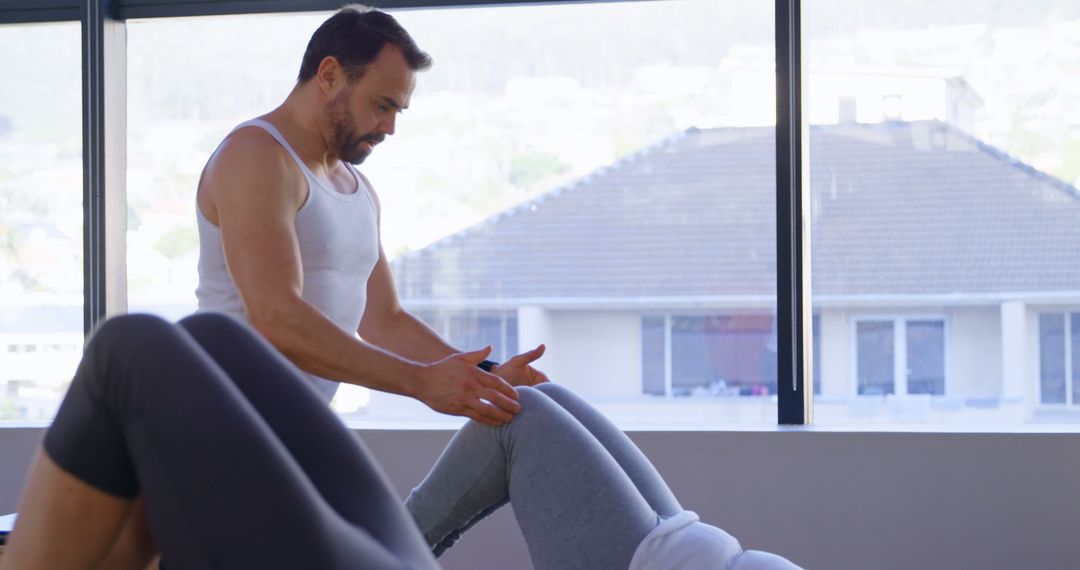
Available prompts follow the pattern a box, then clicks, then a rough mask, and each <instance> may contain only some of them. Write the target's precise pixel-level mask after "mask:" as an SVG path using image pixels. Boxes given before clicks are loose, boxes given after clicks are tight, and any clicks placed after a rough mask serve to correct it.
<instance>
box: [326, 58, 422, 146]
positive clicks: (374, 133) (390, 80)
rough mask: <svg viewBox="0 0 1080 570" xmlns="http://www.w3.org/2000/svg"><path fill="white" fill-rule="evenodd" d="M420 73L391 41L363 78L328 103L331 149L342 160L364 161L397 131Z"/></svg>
mask: <svg viewBox="0 0 1080 570" xmlns="http://www.w3.org/2000/svg"><path fill="white" fill-rule="evenodd" d="M415 86H416V73H415V72H414V71H413V70H412V69H411V68H410V67H409V65H408V63H407V62H406V61H405V57H404V56H403V55H402V53H401V50H400V49H398V48H397V47H396V46H393V45H391V44H387V45H386V46H385V47H383V49H382V51H381V52H379V55H378V57H376V58H375V61H373V62H371V64H369V65H368V66H367V69H366V70H365V71H364V74H363V75H362V76H360V78H359V79H357V80H356V81H353V82H347V85H346V86H345V87H344V88H343V89H342V90H341V91H340V92H338V94H337V95H336V96H334V97H333V98H332V99H331V100H330V101H328V102H327V105H326V118H327V123H328V125H329V128H330V140H329V143H330V148H331V149H332V150H334V151H335V152H336V153H337V155H338V156H339V157H340V158H341V160H343V161H345V162H348V163H350V164H360V163H361V162H364V159H365V158H367V156H368V155H369V154H371V150H372V149H373V148H374V147H375V145H377V144H379V143H380V142H382V141H383V139H384V138H386V136H387V135H392V134H394V125H395V122H396V120H397V114H398V113H399V112H401V110H403V109H405V108H407V107H408V106H409V100H410V98H411V97H412V92H413V88H414V87H415Z"/></svg>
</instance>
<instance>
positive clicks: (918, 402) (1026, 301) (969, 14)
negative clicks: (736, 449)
mask: <svg viewBox="0 0 1080 570" xmlns="http://www.w3.org/2000/svg"><path fill="white" fill-rule="evenodd" d="M855 4H857V3H856V2H852V1H850V0H807V1H805V2H804V3H803V4H802V10H803V14H804V15H805V17H806V18H807V20H806V29H805V33H804V50H803V54H804V59H805V72H806V81H807V82H806V85H805V86H804V92H805V93H806V111H807V116H808V119H809V122H810V135H809V140H810V142H809V169H810V188H809V201H808V203H807V205H806V206H807V207H806V210H805V211H806V212H807V214H808V216H809V218H810V233H811V239H810V241H811V244H812V250H813V251H812V253H811V262H812V264H813V266H812V268H811V270H810V271H811V288H812V299H813V312H814V314H815V316H817V317H818V319H819V323H818V325H817V326H816V327H815V328H816V329H817V334H818V335H819V336H820V337H821V338H820V341H818V342H815V345H814V346H815V350H820V355H819V357H818V358H815V361H816V363H818V368H817V369H816V372H815V374H820V379H819V382H817V385H818V386H820V392H818V391H817V390H818V388H817V387H815V394H820V397H817V398H815V402H814V421H815V423H818V424H824V425H829V424H858V425H864V426H865V425H873V424H927V425H929V424H952V425H973V426H982V427H987V426H995V427H1012V426H1019V425H1024V424H1028V423H1046V422H1077V421H1080V415H1077V414H1070V413H1061V414H1058V413H1053V414H1049V415H1047V414H1045V413H1040V408H1042V407H1043V406H1044V405H1055V406H1058V405H1069V404H1071V403H1072V402H1073V400H1072V394H1073V392H1074V391H1075V386H1074V384H1075V382H1074V376H1072V374H1073V372H1072V370H1074V367H1072V365H1071V362H1072V360H1071V359H1072V358H1073V356H1072V355H1073V353H1074V351H1073V350H1072V347H1073V345H1072V344H1071V342H1072V341H1071V338H1072V337H1071V336H1070V335H1071V330H1072V328H1071V327H1072V322H1071V319H1072V318H1073V317H1072V313H1073V311H1072V310H1070V311H1069V312H1063V311H1060V310H1058V311H1057V312H1055V311H1054V310H1052V308H1051V309H1048V308H1046V307H1045V305H1046V303H1047V299H1054V300H1055V301H1054V302H1055V303H1062V304H1063V305H1065V306H1067V307H1074V306H1077V305H1078V304H1080V298H1078V297H1077V296H1078V295H1080V292H1078V287H1077V284H1080V267H1078V266H1077V264H1076V262H1075V259H1076V255H1075V251H1076V246H1075V244H1077V243H1080V223H1077V220H1080V190H1078V189H1077V187H1076V181H1077V180H1078V179H1080V145H1078V144H1077V143H1076V141H1077V140H1080V123H1078V122H1077V119H1076V117H1075V114H1076V113H1075V109H1077V108H1078V106H1080V83H1077V82H1076V81H1071V80H1069V81H1061V80H1059V78H1061V77H1072V76H1074V75H1075V74H1070V73H1069V72H1068V71H1067V70H1069V69H1071V68H1072V66H1074V64H1075V60H1076V58H1075V57H1074V56H1073V55H1072V54H1075V52H1076V49H1077V46H1078V44H1077V37H1078V36H1077V33H1076V30H1077V29H1078V28H1077V26H1080V5H1078V4H1077V3H1076V2H1073V1H1070V0H1049V1H1047V2H1044V3H1041V4H1039V5H1038V6H1037V7H1035V6H1032V5H1030V4H1028V5H1024V6H1021V5H1020V4H1017V3H1012V2H1001V3H994V4H993V5H989V4H982V5H980V6H979V9H978V10H972V9H971V6H970V5H969V4H970V3H962V2H961V3H949V4H948V6H946V7H944V8H943V6H944V5H943V4H941V3H937V2H930V1H926V0H904V1H902V2H892V3H887V4H880V5H877V4H875V8H874V10H853V9H852V8H853V6H855ZM852 114H854V115H855V120H854V121H852V120H850V118H851V115H852ZM1051 236H1052V237H1051ZM1059 299H1060V301H1059ZM883 315H884V318H883ZM925 315H930V316H932V318H924V317H923V316H925Z"/></svg>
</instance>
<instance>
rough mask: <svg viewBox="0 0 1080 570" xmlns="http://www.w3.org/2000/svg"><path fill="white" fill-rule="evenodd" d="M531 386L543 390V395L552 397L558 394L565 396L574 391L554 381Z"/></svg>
mask: <svg viewBox="0 0 1080 570" xmlns="http://www.w3.org/2000/svg"><path fill="white" fill-rule="evenodd" d="M532 388H533V389H534V390H539V391H540V392H543V393H544V394H545V395H547V396H549V397H552V398H558V397H559V396H565V395H570V394H573V393H574V392H573V390H571V389H569V388H567V387H566V386H563V385H562V384H556V383H554V382H544V383H542V384H537V385H535V386H533V387H532Z"/></svg>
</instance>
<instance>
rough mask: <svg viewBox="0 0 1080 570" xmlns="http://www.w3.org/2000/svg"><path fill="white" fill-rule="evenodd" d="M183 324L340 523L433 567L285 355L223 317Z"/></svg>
mask: <svg viewBox="0 0 1080 570" xmlns="http://www.w3.org/2000/svg"><path fill="white" fill-rule="evenodd" d="M180 325H181V326H182V327H183V328H184V329H185V330H186V331H187V332H188V334H190V335H191V337H192V338H193V339H194V340H195V341H196V342H197V343H199V345H201V346H202V348H203V350H204V351H205V352H206V353H207V354H208V355H209V356H210V357H211V358H212V359H213V360H214V361H215V362H216V363H217V364H218V366H220V367H221V368H222V370H224V372H225V374H227V375H228V376H229V377H230V378H231V379H232V381H233V383H234V384H235V385H236V387H237V388H239V389H240V392H241V393H242V394H243V395H244V397H245V398H246V399H247V400H248V401H249V402H251V404H252V406H254V407H255V409H257V410H258V412H259V415H260V416H261V417H262V419H263V420H265V421H266V424H267V425H268V426H269V427H270V429H271V430H272V431H273V432H274V435H275V436H276V437H277V439H278V440H280V441H281V443H282V444H283V445H284V446H285V448H286V449H287V450H288V452H289V454H290V455H291V456H292V458H293V459H294V460H295V461H296V462H297V464H298V465H299V466H300V468H301V469H302V470H303V471H304V473H305V475H307V477H308V478H309V479H310V480H311V483H312V484H313V485H314V486H315V488H316V489H317V490H318V492H319V494H321V495H322V497H323V499H324V500H326V501H327V502H328V503H329V504H330V505H332V506H333V507H334V510H335V511H336V512H337V513H338V514H339V515H340V516H341V517H343V518H344V519H345V520H347V521H349V522H350V523H352V524H355V525H357V526H359V527H360V528H364V529H366V530H367V532H368V533H370V534H371V536H372V537H373V538H375V540H377V541H378V542H379V543H380V544H382V545H383V546H385V547H386V548H387V549H389V550H390V552H392V553H393V554H394V555H395V556H397V557H399V558H401V559H402V560H406V561H409V562H410V563H411V564H413V565H414V567H421V568H422V567H428V566H433V565H434V562H433V561H432V559H431V555H430V553H429V551H428V549H427V547H426V546H425V545H424V541H423V539H422V537H421V536H420V533H419V532H417V529H416V523H415V522H413V520H412V517H410V516H409V514H408V512H406V511H405V509H404V508H402V506H401V500H400V498H399V497H398V495H397V492H396V491H394V489H393V487H392V486H391V485H390V483H389V481H387V479H386V476H385V475H384V474H383V472H382V470H381V469H379V468H378V466H377V465H376V463H375V461H374V460H373V459H372V458H371V454H370V452H369V451H368V450H367V448H366V447H364V445H363V443H362V442H361V441H360V439H359V438H357V437H356V436H355V435H354V434H353V433H352V432H350V431H349V430H347V429H345V427H344V426H343V425H342V423H341V420H339V419H338V418H337V417H336V416H334V415H333V414H332V413H330V411H329V410H328V408H327V406H326V404H325V403H324V401H323V399H322V397H321V396H320V395H319V394H318V393H317V391H316V390H315V389H313V388H312V386H311V385H310V383H309V382H308V380H307V379H306V378H304V377H303V376H302V375H300V373H299V372H298V371H297V370H296V369H295V367H294V366H293V365H292V364H291V363H289V362H288V361H287V360H285V358H284V357H283V356H282V355H281V353H279V352H278V351H277V350H276V349H275V348H274V347H273V346H271V345H270V343H268V342H267V341H266V340H265V339H263V338H262V337H261V336H258V335H257V334H256V333H255V332H254V331H252V330H251V329H250V328H248V327H247V326H246V325H243V324H241V323H240V322H239V321H236V320H235V319H232V318H230V317H227V316H224V315H219V314H198V315H193V316H191V317H188V318H186V319H184V320H182V321H180ZM298 418H303V421H297V420H298Z"/></svg>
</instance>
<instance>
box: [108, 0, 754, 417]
mask: <svg viewBox="0 0 1080 570" xmlns="http://www.w3.org/2000/svg"><path fill="white" fill-rule="evenodd" d="M394 14H395V17H397V18H398V19H399V20H400V21H401V23H402V24H403V25H404V26H405V27H406V28H407V29H408V30H409V31H410V33H411V34H412V35H413V36H414V37H415V38H416V40H417V43H418V44H419V45H420V47H421V48H423V49H424V50H426V51H428V52H429V53H431V54H432V56H433V58H434V60H435V65H434V67H433V68H432V69H430V70H429V71H426V72H423V73H421V74H420V75H418V77H417V87H416V91H415V93H414V94H413V98H412V101H411V104H410V106H409V109H408V110H407V111H406V112H404V113H403V114H402V116H401V118H400V119H399V121H398V124H397V132H396V134H395V135H394V136H393V137H390V138H389V139H388V140H387V141H386V143H384V144H382V145H380V146H379V148H378V150H377V152H375V153H373V154H372V155H371V157H370V158H369V159H368V160H367V161H365V163H364V164H363V165H362V166H361V170H362V171H363V172H364V174H365V175H366V176H367V177H368V178H369V179H370V180H371V181H372V184H373V185H374V187H375V189H376V191H377V192H378V193H379V198H380V202H381V204H382V232H383V233H382V237H383V245H384V247H385V250H386V252H387V254H388V256H389V257H390V258H391V263H392V265H393V267H394V271H395V277H396V279H397V284H398V292H399V294H400V296H401V298H402V302H403V304H404V305H405V307H406V308H408V309H409V310H410V311H413V312H414V313H416V314H418V315H420V316H421V317H422V318H423V320H425V322H427V323H428V324H429V325H430V326H432V327H433V328H434V329H436V330H437V331H438V332H440V333H441V334H443V335H444V337H445V338H446V339H447V340H448V341H449V342H451V343H452V344H453V345H454V346H457V347H460V348H462V349H475V348H480V347H481V346H483V345H486V344H491V345H492V346H493V347H495V353H494V354H495V356H496V359H505V358H506V357H508V356H510V355H512V354H513V353H514V352H515V351H517V350H519V349H529V348H532V347H534V346H536V345H537V344H539V343H541V342H543V343H545V344H546V345H547V348H548V350H547V353H546V354H545V356H544V358H543V360H541V361H540V362H539V363H538V366H539V367H540V368H541V369H542V370H543V371H544V372H545V373H547V374H549V375H550V376H551V377H552V378H554V379H556V380H557V381H559V382H562V383H564V384H567V385H569V386H571V387H572V388H573V389H575V390H577V391H578V392H579V393H582V394H583V395H584V396H586V397H588V398H590V400H592V401H594V402H596V403H598V404H599V405H600V406H601V408H602V409H603V411H605V412H606V413H608V414H609V415H610V416H611V417H613V418H614V419H615V420H616V421H617V422H635V423H637V422H641V421H642V420H643V419H648V420H649V421H655V422H656V423H659V424H663V423H666V422H668V421H669V420H670V419H671V418H675V419H676V420H679V419H685V421H688V422H689V421H693V422H695V425H702V423H703V422H706V423H708V422H713V423H715V424H717V425H720V424H722V423H723V422H725V421H727V420H726V418H725V417H723V416H722V415H714V416H713V417H709V416H708V414H707V410H705V409H704V408H702V412H701V414H699V415H695V416H690V415H688V414H687V413H686V411H685V409H681V408H680V407H679V406H674V407H671V406H669V404H671V401H670V400H669V399H666V398H650V397H648V396H647V395H646V394H643V390H642V385H643V382H644V381H645V380H643V379H644V378H646V377H648V378H650V380H648V381H647V382H650V386H652V387H651V388H650V389H649V390H651V391H653V392H657V391H659V392H662V393H666V392H664V391H665V390H666V388H665V386H667V385H666V384H664V383H663V379H662V377H661V381H660V384H658V385H656V386H653V384H652V383H654V382H655V381H656V380H655V379H656V378H657V376H656V375H655V374H654V373H653V372H645V371H643V369H642V362H643V361H642V357H641V356H640V351H641V350H642V347H643V346H645V344H646V340H645V338H643V329H642V321H641V319H642V315H643V314H644V313H647V312H649V313H656V314H673V313H674V312H675V311H676V310H677V308H678V307H680V306H689V305H694V306H700V299H701V298H704V297H709V298H710V299H711V301H710V303H712V304H719V306H727V305H731V304H736V303H738V304H741V306H742V307H746V306H748V305H747V303H750V306H753V307H755V310H758V311H760V313H761V314H771V312H772V311H773V307H774V306H775V293H774V289H775V285H774V283H775V261H774V259H775V249H776V244H775V239H774V237H773V236H774V233H775V232H774V230H773V228H774V227H775V213H774V212H775V207H774V200H775V183H774V179H775V172H774V160H775V158H774V157H775V151H774V144H773V140H774V134H773V130H774V129H773V128H772V125H773V124H774V121H775V119H774V116H773V115H774V112H773V111H772V110H767V111H766V112H763V113H757V112H754V113H747V112H744V111H743V107H744V106H745V103H746V102H748V101H754V102H756V101H772V100H773V99H774V89H773V77H772V75H773V74H772V71H771V69H770V68H768V67H765V68H761V69H758V68H754V69H752V70H750V71H749V72H745V73H744V72H742V71H738V70H734V69H732V68H730V67H728V66H727V65H726V63H727V62H728V61H729V59H730V58H731V54H732V53H735V52H738V53H740V54H742V56H745V57H749V58H752V59H753V60H754V61H755V62H762V63H769V64H771V62H772V61H773V51H774V47H773V42H772V36H773V34H772V28H773V16H772V5H771V3H764V4H761V3H750V4H749V5H747V4H745V3H740V2H736V1H734V0H672V1H663V2H616V3H568V4H561V5H528V6H520V5H519V6H495V7H483V8H460V9H457V8H455V9H437V10H423V9H416V10H405V11H400V12H395V13H394ZM326 16H327V14H325V13H322V14H300V15H275V16H270V17H265V16H243V17H242V18H240V17H209V18H189V19H182V20H179V19H178V20H148V21H131V22H129V23H128V50H129V58H128V63H129V65H128V101H129V117H128V125H129V135H128V137H129V140H128V152H129V157H128V169H129V170H128V188H129V204H130V210H131V216H130V222H129V227H128V268H129V280H128V287H129V302H130V305H131V308H132V309H133V310H148V311H152V312H157V313H159V314H164V315H166V316H170V317H174V316H179V315H182V314H184V313H185V312H188V311H190V310H191V309H192V308H193V307H194V304H195V301H194V298H193V296H192V291H193V289H194V287H195V280H196V278H197V274H196V271H195V262H196V259H197V250H196V247H195V244H196V242H195V240H194V236H195V235H196V233H195V210H194V204H195V194H194V192H195V186H196V183H197V180H198V176H199V174H200V171H201V169H202V167H203V165H204V164H205V162H206V160H207V158H208V157H209V156H210V154H211V153H212V152H213V150H214V148H215V146H216V145H217V144H218V142H219V141H220V140H221V139H222V137H224V136H225V135H226V134H227V133H228V132H229V130H230V129H231V128H233V127H234V126H235V125H236V124H238V123H240V122H241V121H243V120H246V119H248V118H251V117H254V116H257V115H260V114H262V113H265V112H266V111H268V110H270V109H272V108H273V107H274V106H276V105H278V104H279V103H280V101H281V100H283V99H284V98H285V97H286V96H287V95H288V93H289V91H290V90H291V89H292V87H293V82H294V78H295V70H296V69H297V68H298V67H299V62H300V58H301V56H302V54H303V51H304V47H305V45H306V42H307V40H308V38H309V36H310V34H311V32H312V31H313V30H314V29H315V28H316V27H317V26H318V25H319V24H320V23H321V22H322V20H324V19H325V18H326ZM671 30H679V33H678V34H672V33H671ZM206 85H219V86H223V89H224V90H212V89H210V90H208V89H206ZM736 172H737V173H738V174H735V173H736ZM721 209H724V210H723V211H721ZM716 275H727V277H725V278H724V280H723V282H722V283H721V282H718V281H717V280H715V279H713V278H712V277H713V276H716ZM770 326H771V321H770V320H768V319H765V320H762V321H761V322H752V323H749V324H748V323H747V322H743V321H740V320H739V319H738V318H736V319H735V320H733V321H731V322H725V323H718V322H712V321H710V322H709V323H708V324H707V325H706V324H704V323H701V322H695V321H693V319H691V320H687V321H685V322H684V321H680V320H677V323H676V328H675V329H674V330H675V331H676V332H675V334H674V336H673V342H672V344H671V350H672V358H673V360H672V363H671V368H670V369H671V370H672V372H673V373H674V378H673V381H672V383H671V384H670V388H671V391H672V394H673V395H674V394H685V395H687V396H689V395H690V394H692V393H700V392H701V391H703V390H704V391H710V390H712V391H717V390H720V386H721V383H719V382H718V380H723V382H725V383H726V386H727V387H726V388H725V390H727V391H736V392H739V393H742V392H743V391H745V392H746V393H747V394H748V395H751V394H759V395H766V394H768V395H772V394H774V393H775V379H774V378H773V377H774V376H775V370H773V371H771V372H770V371H769V370H767V366H768V363H767V362H766V361H767V360H769V359H770V358H771V359H772V360H773V361H775V356H774V352H768V351H766V350H765V349H764V348H762V347H761V346H757V345H762V346H763V345H764V343H765V342H766V339H767V337H768V336H769V330H770V329H769V327H770ZM687 327H688V328H687ZM695 327H696V328H695ZM716 327H720V328H716ZM684 328H685V330H686V331H687V333H686V334H685V335H684V334H682V333H681V332H678V331H683V330H684ZM694 330H697V331H699V332H697V333H695V332H693V331H694ZM654 332H655V331H654ZM650 334H653V333H651V332H645V333H644V336H646V337H648V336H649V335H650ZM661 334H666V333H664V332H663V331H661ZM702 334H704V335H711V336H709V338H710V339H711V340H710V342H712V343H713V344H712V346H710V347H708V348H706V346H705V345H704V344H698V345H695V344H694V342H696V341H695V340H693V338H694V337H695V335H696V336H697V337H700V336H701V335H702ZM748 343H749V344H754V345H755V346H757V350H758V351H759V352H758V353H757V354H755V355H753V356H752V357H750V356H747V357H746V358H747V360H746V362H741V361H740V363H739V364H738V365H737V366H736V365H730V364H728V363H726V359H727V356H726V355H728V354H734V353H735V352H737V351H738V350H740V347H742V346H743V345H747V344H748ZM733 351H734V352H733ZM710 354H711V356H710ZM684 358H685V359H686V360H685V362H684V361H682V359H684ZM700 358H712V359H714V360H715V359H717V358H719V360H715V362H714V363H709V364H707V367H702V365H701V364H700V362H699V360H696V359H700ZM773 368H774V369H775V362H773ZM770 374H771V375H772V376H770ZM683 400H685V398H684V399H683ZM767 400H770V401H771V400H772V398H769V399H767ZM352 401H353V404H352V405H350V406H346V408H347V409H351V410H354V412H350V417H352V415H351V414H353V413H355V414H356V417H357V418H360V417H364V418H368V419H375V418H377V419H380V420H382V419H386V421H393V420H395V419H408V418H414V419H425V420H427V419H431V420H437V419H439V417H438V416H436V415H435V414H434V413H433V412H430V411H429V410H426V409H425V408H424V407H423V406H419V407H418V406H414V405H413V404H415V402H411V403H410V402H404V401H401V399H399V398H397V397H395V396H390V395H385V394H371V395H370V398H368V399H363V398H359V397H357V398H354V399H353V400H352ZM683 403H685V402H683ZM772 405H773V406H775V404H774V403H773V404H772ZM641 406H651V408H649V409H650V412H649V413H648V414H643V413H641V409H642V408H641ZM346 408H342V409H346ZM753 409H754V410H755V411H756V410H758V408H753ZM702 418H707V419H706V420H703V419H702ZM748 421H749V420H748ZM752 421H753V422H766V423H774V421H775V413H773V414H772V415H771V416H770V415H769V414H768V413H755V414H754V415H752Z"/></svg>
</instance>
